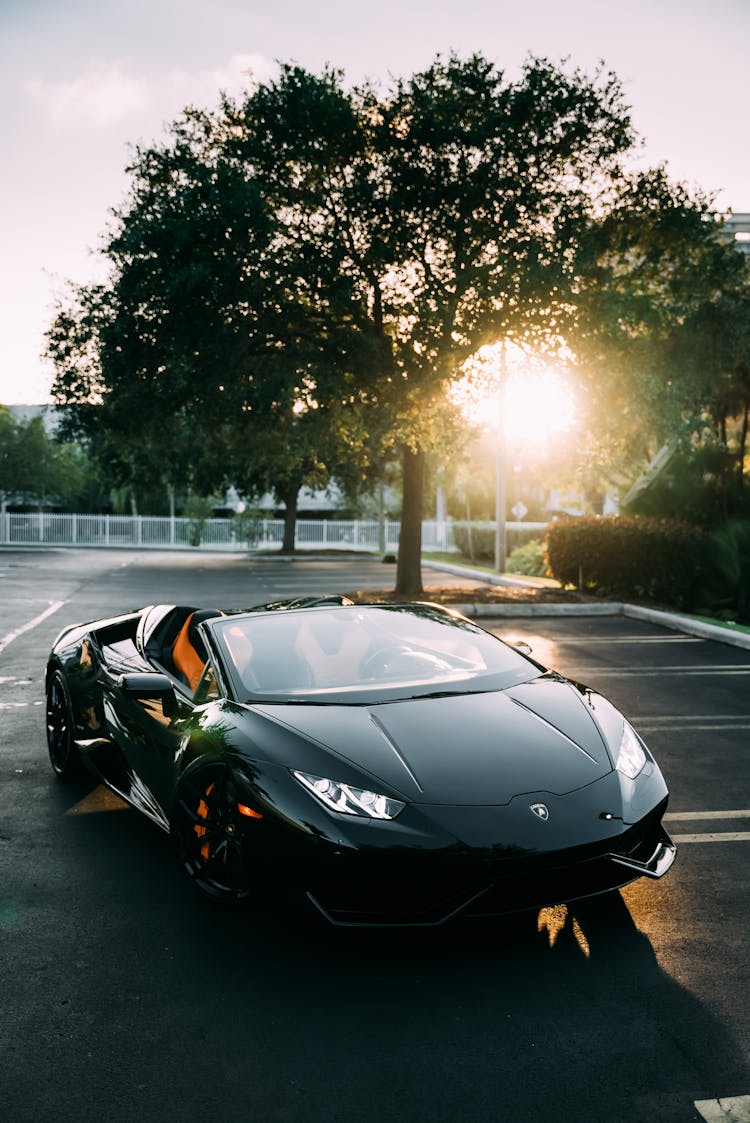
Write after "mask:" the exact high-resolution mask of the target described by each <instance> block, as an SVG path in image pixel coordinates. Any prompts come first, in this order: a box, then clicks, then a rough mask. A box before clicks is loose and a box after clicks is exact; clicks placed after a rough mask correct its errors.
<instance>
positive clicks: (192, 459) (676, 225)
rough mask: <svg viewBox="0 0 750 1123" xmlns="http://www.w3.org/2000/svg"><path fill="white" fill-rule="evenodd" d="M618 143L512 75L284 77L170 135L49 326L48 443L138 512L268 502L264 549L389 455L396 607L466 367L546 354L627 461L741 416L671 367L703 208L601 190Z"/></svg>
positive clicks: (711, 264)
mask: <svg viewBox="0 0 750 1123" xmlns="http://www.w3.org/2000/svg"><path fill="white" fill-rule="evenodd" d="M634 142H635V136H634V133H633V130H632V126H631V121H630V116H629V111H628V108H627V106H626V104H625V102H624V100H623V96H622V90H621V87H620V84H619V82H618V80H617V78H616V77H615V76H614V75H613V74H611V73H608V72H606V71H604V70H598V71H596V72H595V73H594V74H592V75H587V74H584V73H583V72H581V71H580V70H578V69H575V68H573V67H570V66H568V65H559V66H558V65H554V64H552V63H550V62H548V61H547V60H545V59H541V58H533V57H532V58H528V59H527V60H526V62H525V64H524V65H523V67H522V69H521V72H520V75H519V76H518V77H516V78H513V79H508V78H507V77H506V76H505V75H504V74H503V73H502V72H500V71H499V70H497V68H496V67H495V66H494V64H493V63H492V62H490V61H489V60H488V59H486V58H484V57H482V56H481V55H473V56H470V57H469V58H465V59H461V58H458V57H457V56H455V55H452V54H451V55H450V56H448V57H447V58H446V57H440V56H438V57H437V58H436V59H435V61H434V62H433V63H432V64H431V65H430V66H428V67H427V68H426V69H425V70H423V71H421V72H419V73H416V74H414V75H412V76H411V77H409V78H407V79H404V80H401V81H395V82H392V83H391V84H390V85H389V86H388V87H384V88H382V89H381V88H375V87H373V86H371V85H365V86H362V87H360V88H356V89H350V88H347V86H346V85H345V83H344V78H343V75H342V74H341V73H340V72H339V71H336V70H333V69H331V68H326V69H325V70H324V71H323V72H322V73H321V74H319V75H315V74H311V73H309V72H307V71H305V70H304V69H302V68H301V67H298V66H293V65H286V66H282V67H281V69H280V72H279V76H278V77H277V78H276V79H274V80H271V81H267V82H265V83H260V84H258V85H257V86H254V87H253V88H252V90H251V91H250V92H248V94H247V96H246V97H244V98H243V99H241V100H239V101H237V102H234V101H231V100H229V99H225V100H223V101H222V103H221V105H220V106H219V107H218V109H217V110H216V111H214V112H200V111H196V110H188V111H186V112H185V113H184V114H183V116H182V117H181V118H180V119H179V120H177V121H176V122H174V123H173V124H172V126H171V127H170V129H169V131H168V134H167V139H166V141H165V142H164V143H163V144H155V145H152V146H147V147H141V148H137V149H136V152H135V156H134V159H133V162H132V164H131V167H130V168H129V169H128V172H129V175H130V192H129V195H128V198H127V200H126V203H125V205H124V206H123V207H122V208H121V209H120V211H119V212H117V213H116V214H115V218H114V223H113V226H112V228H111V230H110V231H109V232H108V235H107V238H106V241H105V246H104V255H105V258H106V260H107V263H108V265H109V275H108V278H107V280H106V281H105V282H104V283H103V284H101V285H96V286H89V287H86V286H82V287H81V286H79V287H71V288H70V289H69V290H68V292H67V294H66V295H65V296H64V297H63V299H61V302H60V305H59V307H58V309H57V313H56V316H55V319H54V322H53V324H52V325H51V327H50V330H49V333H48V354H49V356H50V358H51V359H52V361H53V362H54V364H55V368H56V380H55V386H54V394H55V397H56V400H57V401H59V402H64V403H66V404H67V405H68V406H69V410H68V418H69V421H68V426H69V433H70V434H72V435H75V436H77V437H79V438H81V439H85V441H86V442H87V447H88V448H89V450H90V453H91V455H92V457H93V458H94V459H95V460H96V461H97V463H98V464H100V465H101V467H102V470H103V471H104V472H106V473H107V475H108V477H109V478H110V479H111V481H112V482H113V483H115V484H120V485H127V486H128V487H130V488H131V489H132V490H133V491H134V492H135V493H138V494H140V493H143V492H144V491H145V490H146V489H147V488H149V487H153V485H154V484H155V483H156V484H158V485H159V486H160V487H161V489H162V490H163V491H165V492H166V491H167V489H168V488H171V489H173V490H175V491H178V492H180V493H182V494H185V493H187V492H189V491H190V490H194V491H201V492H204V493H205V492H208V491H211V490H213V489H215V488H217V487H219V486H220V485H221V484H222V483H224V482H226V481H231V482H233V483H234V484H235V485H236V486H237V487H238V488H240V489H241V490H242V491H243V493H244V494H245V495H247V496H249V497H252V496H255V495H258V494H260V493H262V492H264V491H267V490H271V491H273V492H274V493H275V495H276V497H277V499H278V500H279V501H281V502H283V503H284V505H285V507H286V510H287V514H288V519H287V521H288V522H289V524H290V525H288V526H287V528H286V530H285V542H287V543H289V542H293V540H294V535H293V526H292V525H291V523H292V522H293V519H294V515H295V511H296V502H297V495H298V492H299V489H300V487H301V486H303V485H305V484H306V485H309V486H312V487H316V486H324V485H325V484H326V483H327V482H328V481H329V480H330V479H331V478H332V477H333V476H335V477H336V479H337V480H338V481H339V482H340V483H341V484H342V486H343V487H344V489H345V491H346V492H347V494H349V495H353V494H355V493H356V491H357V489H358V488H359V487H361V486H362V485H363V484H364V483H369V484H372V482H373V481H374V480H375V479H376V478H377V476H378V474H379V473H380V472H381V471H382V468H383V465H384V464H385V463H387V462H389V461H390V460H392V459H394V458H396V457H398V458H399V459H400V460H401V463H402V466H403V471H402V482H403V489H404V502H403V504H402V519H401V526H402V538H401V543H400V548H399V564H398V575H397V585H398V588H399V591H401V592H405V593H412V594H413V593H418V592H419V591H420V576H419V574H420V568H419V545H420V542H419V534H420V527H421V519H422V514H423V511H422V505H423V471H424V465H425V463H426V461H427V458H428V456H429V454H430V453H432V452H437V451H439V450H441V449H443V448H445V447H446V445H451V446H452V447H453V446H455V445H456V443H457V439H456V425H455V420H454V419H453V418H452V417H451V411H450V408H449V407H448V406H447V404H446V391H447V390H448V388H449V387H450V385H451V383H452V382H453V381H454V380H455V379H456V378H457V377H458V376H459V372H460V371H461V367H462V364H463V363H464V361H465V360H466V359H467V358H468V357H469V356H471V355H472V354H474V353H475V352H476V351H477V349H478V348H479V347H480V346H481V345H483V344H485V343H494V342H496V341H498V340H501V339H504V340H508V341H510V342H514V343H518V344H521V345H526V346H530V347H531V346H533V347H537V348H540V349H542V350H545V349H546V350H547V351H548V352H556V351H559V349H560V347H561V344H562V342H563V341H564V340H566V339H567V341H568V343H569V344H570V345H571V346H572V347H573V348H574V350H575V351H576V353H577V357H578V361H579V369H580V372H581V377H582V381H583V382H584V383H585V384H586V385H587V387H588V388H589V389H590V390H591V395H590V396H591V398H592V400H594V398H595V397H596V396H597V395H598V400H599V402H600V404H601V403H604V409H605V410H606V411H608V412H603V415H602V416H603V417H604V419H605V421H607V420H608V419H612V421H613V424H612V426H610V425H609V424H602V425H601V426H600V427H599V430H600V432H601V433H602V434H603V435H604V436H605V437H606V443H607V447H608V448H609V450H610V452H611V450H612V448H614V447H615V445H614V444H613V441H612V434H613V430H615V429H618V428H619V430H620V432H619V433H618V434H617V436H618V440H619V445H618V447H619V449H620V450H621V451H624V453H627V454H628V455H629V456H630V457H631V459H633V458H634V459H637V458H638V457H640V456H641V455H645V450H644V448H643V447H641V446H645V445H646V444H647V443H648V441H649V440H651V439H654V434H655V435H656V438H659V437H660V434H662V433H663V432H664V431H667V430H669V429H670V426H672V427H673V425H674V423H675V419H676V418H678V417H679V418H682V417H683V415H684V413H685V411H686V410H687V409H688V408H689V409H691V410H693V411H694V412H695V411H698V412H699V411H700V409H701V408H703V407H704V406H705V405H706V401H707V400H708V399H709V398H710V401H711V403H712V407H714V406H715V407H716V410H715V412H716V416H717V417H718V416H719V414H721V416H722V417H725V416H726V410H727V409H729V408H730V405H729V404H726V403H729V402H730V401H731V402H732V403H733V405H732V406H731V408H735V407H737V408H739V407H741V406H742V401H740V400H739V399H737V398H736V395H735V397H732V396H731V395H729V396H727V394H726V393H725V390H726V386H725V385H724V383H722V389H721V395H722V396H721V403H725V404H726V408H725V404H722V405H721V409H719V408H718V405H717V402H718V399H717V398H716V396H715V395H714V397H711V395H712V394H713V391H711V389H710V386H711V385H713V382H712V379H708V380H706V378H705V377H702V376H701V375H700V372H696V371H695V370H693V368H692V366H691V365H690V364H689V363H687V362H685V363H683V364H682V366H681V365H680V363H679V362H677V358H676V357H677V356H679V355H684V354H685V348H686V346H687V349H688V350H689V346H688V345H689V343H690V341H691V340H694V339H695V338H696V337H697V335H700V333H701V332H703V331H704V329H705V326H706V324H707V323H709V322H710V315H707V313H706V310H707V309H708V311H709V312H710V309H711V307H713V306H716V305H717V301H718V300H719V299H721V300H725V298H726V299H728V298H729V295H728V294H731V293H736V291H737V283H738V276H739V269H738V266H737V260H738V256H739V255H737V254H734V255H733V256H732V255H731V254H730V252H729V251H727V250H726V249H725V248H723V247H721V246H720V245H719V243H718V241H717V239H716V237H715V233H716V231H715V229H714V228H713V225H712V224H711V223H710V222H707V221H706V219H707V218H708V217H709V205H708V202H707V201H706V200H705V199H702V198H701V197H698V196H696V197H693V196H691V195H690V194H689V193H688V192H687V191H686V190H685V189H684V188H682V187H680V186H679V185H673V184H671V183H670V182H669V180H668V179H667V178H666V175H665V174H664V172H663V170H662V169H656V170H653V169H652V170H650V171H647V172H643V173H640V174H639V175H632V176H628V175H624V174H623V172H622V159H623V157H624V156H626V155H627V154H628V153H629V152H630V150H631V149H632V148H633V145H634ZM717 294H718V295H717ZM731 307H734V306H733V305H732V306H731ZM725 311H727V314H729V313H730V312H731V309H730V305H729V304H725ZM730 318H731V317H730ZM744 338H745V337H744V336H743V337H742V339H741V340H740V339H739V338H738V340H737V346H736V347H734V350H732V352H731V354H730V353H729V351H727V352H726V354H723V357H722V360H721V371H722V372H723V373H724V374H726V376H727V379H728V380H729V382H731V383H732V386H734V383H733V382H732V380H733V379H734V378H735V376H737V377H738V371H739V370H740V367H741V357H742V355H743V354H745V351H743V348H744V346H745V344H744V342H743V340H744ZM686 341H687V344H686ZM683 367H684V369H685V370H686V371H689V372H690V377H689V378H686V379H682V380H680V379H679V378H678V376H677V375H676V374H675V373H674V372H675V370H681V369H683ZM712 378H713V375H712ZM678 382H679V386H678V385H677V383H678ZM742 400H743V401H745V404H746V399H742ZM722 411H723V412H722ZM744 416H745V418H746V419H747V409H746V408H745V414H744ZM623 419H624V423H623ZM615 422H616V424H615ZM745 428H747V426H746V427H745ZM745 436H746V433H745ZM744 439H745V437H744V436H743V441H744ZM631 441H633V442H636V443H637V446H638V447H633V446H632V445H631V443H630V442H631ZM657 447H658V446H657ZM594 451H595V450H594ZM592 455H593V453H592ZM462 490H463V492H464V501H463V502H464V510H463V512H462V513H465V514H466V515H467V517H471V516H472V515H474V514H476V513H478V510H479V509H478V508H475V507H474V506H473V504H474V503H475V502H478V497H475V496H474V494H472V493H471V489H470V488H469V487H466V488H463V489H462Z"/></svg>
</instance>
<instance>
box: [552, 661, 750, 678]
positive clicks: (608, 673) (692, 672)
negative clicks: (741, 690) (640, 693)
mask: <svg viewBox="0 0 750 1123" xmlns="http://www.w3.org/2000/svg"><path fill="white" fill-rule="evenodd" d="M565 673H566V675H568V676H572V677H573V678H578V677H579V676H580V677H582V678H585V677H586V676H587V675H591V676H592V677H593V676H594V675H596V677H597V678H627V677H628V676H629V675H638V676H639V678H656V677H657V676H658V675H681V676H682V677H683V678H692V677H694V676H696V675H747V674H750V663H726V664H723V665H722V664H719V665H710V664H709V665H706V666H696V667H617V668H615V667H573V668H570V667H566V668H565Z"/></svg>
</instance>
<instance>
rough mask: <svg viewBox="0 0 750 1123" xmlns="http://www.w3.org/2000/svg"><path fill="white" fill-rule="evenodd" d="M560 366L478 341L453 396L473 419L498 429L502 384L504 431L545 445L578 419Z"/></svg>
mask: <svg viewBox="0 0 750 1123" xmlns="http://www.w3.org/2000/svg"><path fill="white" fill-rule="evenodd" d="M563 371H564V367H563V365H562V364H561V365H560V366H557V365H554V366H553V365H551V364H550V363H549V361H548V360H547V359H546V358H543V357H541V356H538V355H531V354H528V353H526V352H524V351H522V350H521V349H520V348H519V347H514V346H512V345H511V346H507V347H506V348H503V345H502V344H494V345H492V346H486V347H482V348H481V349H480V350H479V351H478V352H477V353H476V355H473V356H472V357H471V359H469V360H468V361H467V362H466V363H465V364H464V367H463V372H464V375H465V378H464V380H463V381H462V382H460V383H458V384H457V385H456V387H455V389H454V393H453V399H454V401H455V402H456V403H457V404H458V405H459V406H460V407H461V409H462V410H463V411H464V413H465V415H466V417H467V420H469V421H470V423H471V424H473V425H477V426H480V427H482V428H486V429H497V426H498V417H499V414H500V409H501V403H500V386H501V385H502V386H503V402H502V414H503V431H504V433H505V436H506V439H507V441H508V443H509V444H512V445H523V446H525V447H528V446H533V447H534V448H540V447H543V446H544V445H545V444H546V443H547V442H548V441H549V440H550V438H551V437H553V436H555V435H556V434H558V433H563V432H566V431H568V430H570V429H571V428H573V426H574V425H575V423H576V420H577V418H576V406H575V399H574V396H573V391H572V389H571V387H570V384H569V382H568V380H567V379H566V378H565V375H564V373H563Z"/></svg>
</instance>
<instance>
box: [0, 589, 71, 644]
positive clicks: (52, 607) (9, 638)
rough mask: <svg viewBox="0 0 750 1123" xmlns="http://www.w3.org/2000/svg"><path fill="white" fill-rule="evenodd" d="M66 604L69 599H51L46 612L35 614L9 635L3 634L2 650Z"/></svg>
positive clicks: (0, 640) (1, 640)
mask: <svg viewBox="0 0 750 1123" xmlns="http://www.w3.org/2000/svg"><path fill="white" fill-rule="evenodd" d="M64 604H67V601H64V600H56V601H50V602H49V605H48V607H47V608H45V610H44V612H40V613H39V615H38V616H35V617H34V619H33V620H29V621H28V623H26V624H22V625H21V627H20V628H16V629H15V631H12V632H8V633H7V635H5V636H3V637H2V639H0V651H4V650H5V648H6V647H7V646H8V644H9V643H13V640H14V639H18V637H19V636H22V635H23V634H24V633H25V632H30V631H31V630H32V628H36V627H38V625H39V624H41V623H43V622H44V621H45V620H46V619H47V617H48V616H52V614H53V613H55V612H59V610H60V609H61V608H62V606H63V605H64Z"/></svg>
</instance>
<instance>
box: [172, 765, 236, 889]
mask: <svg viewBox="0 0 750 1123" xmlns="http://www.w3.org/2000/svg"><path fill="white" fill-rule="evenodd" d="M173 830H174V833H175V835H176V838H177V844H178V847H179V853H180V861H181V863H182V868H183V869H184V871H185V873H186V874H187V876H188V877H189V879H190V880H191V881H192V882H193V884H194V885H195V887H196V888H197V889H199V890H200V892H201V893H203V894H204V895H205V896H207V897H210V898H211V899H212V900H215V901H221V902H224V903H225V904H229V905H238V904H241V903H242V902H244V901H247V900H248V899H249V897H250V885H249V878H248V871H247V865H246V860H245V855H244V850H243V845H242V822H241V816H240V813H239V811H238V809H237V795H236V792H235V790H234V781H233V779H232V775H231V772H230V770H229V769H228V768H225V767H223V766H217V767H212V768H201V769H198V770H196V771H195V772H193V773H192V774H191V775H190V776H189V777H185V778H184V779H183V781H182V783H181V785H180V790H179V793H178V797H177V805H176V811H175V815H174V822H173Z"/></svg>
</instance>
